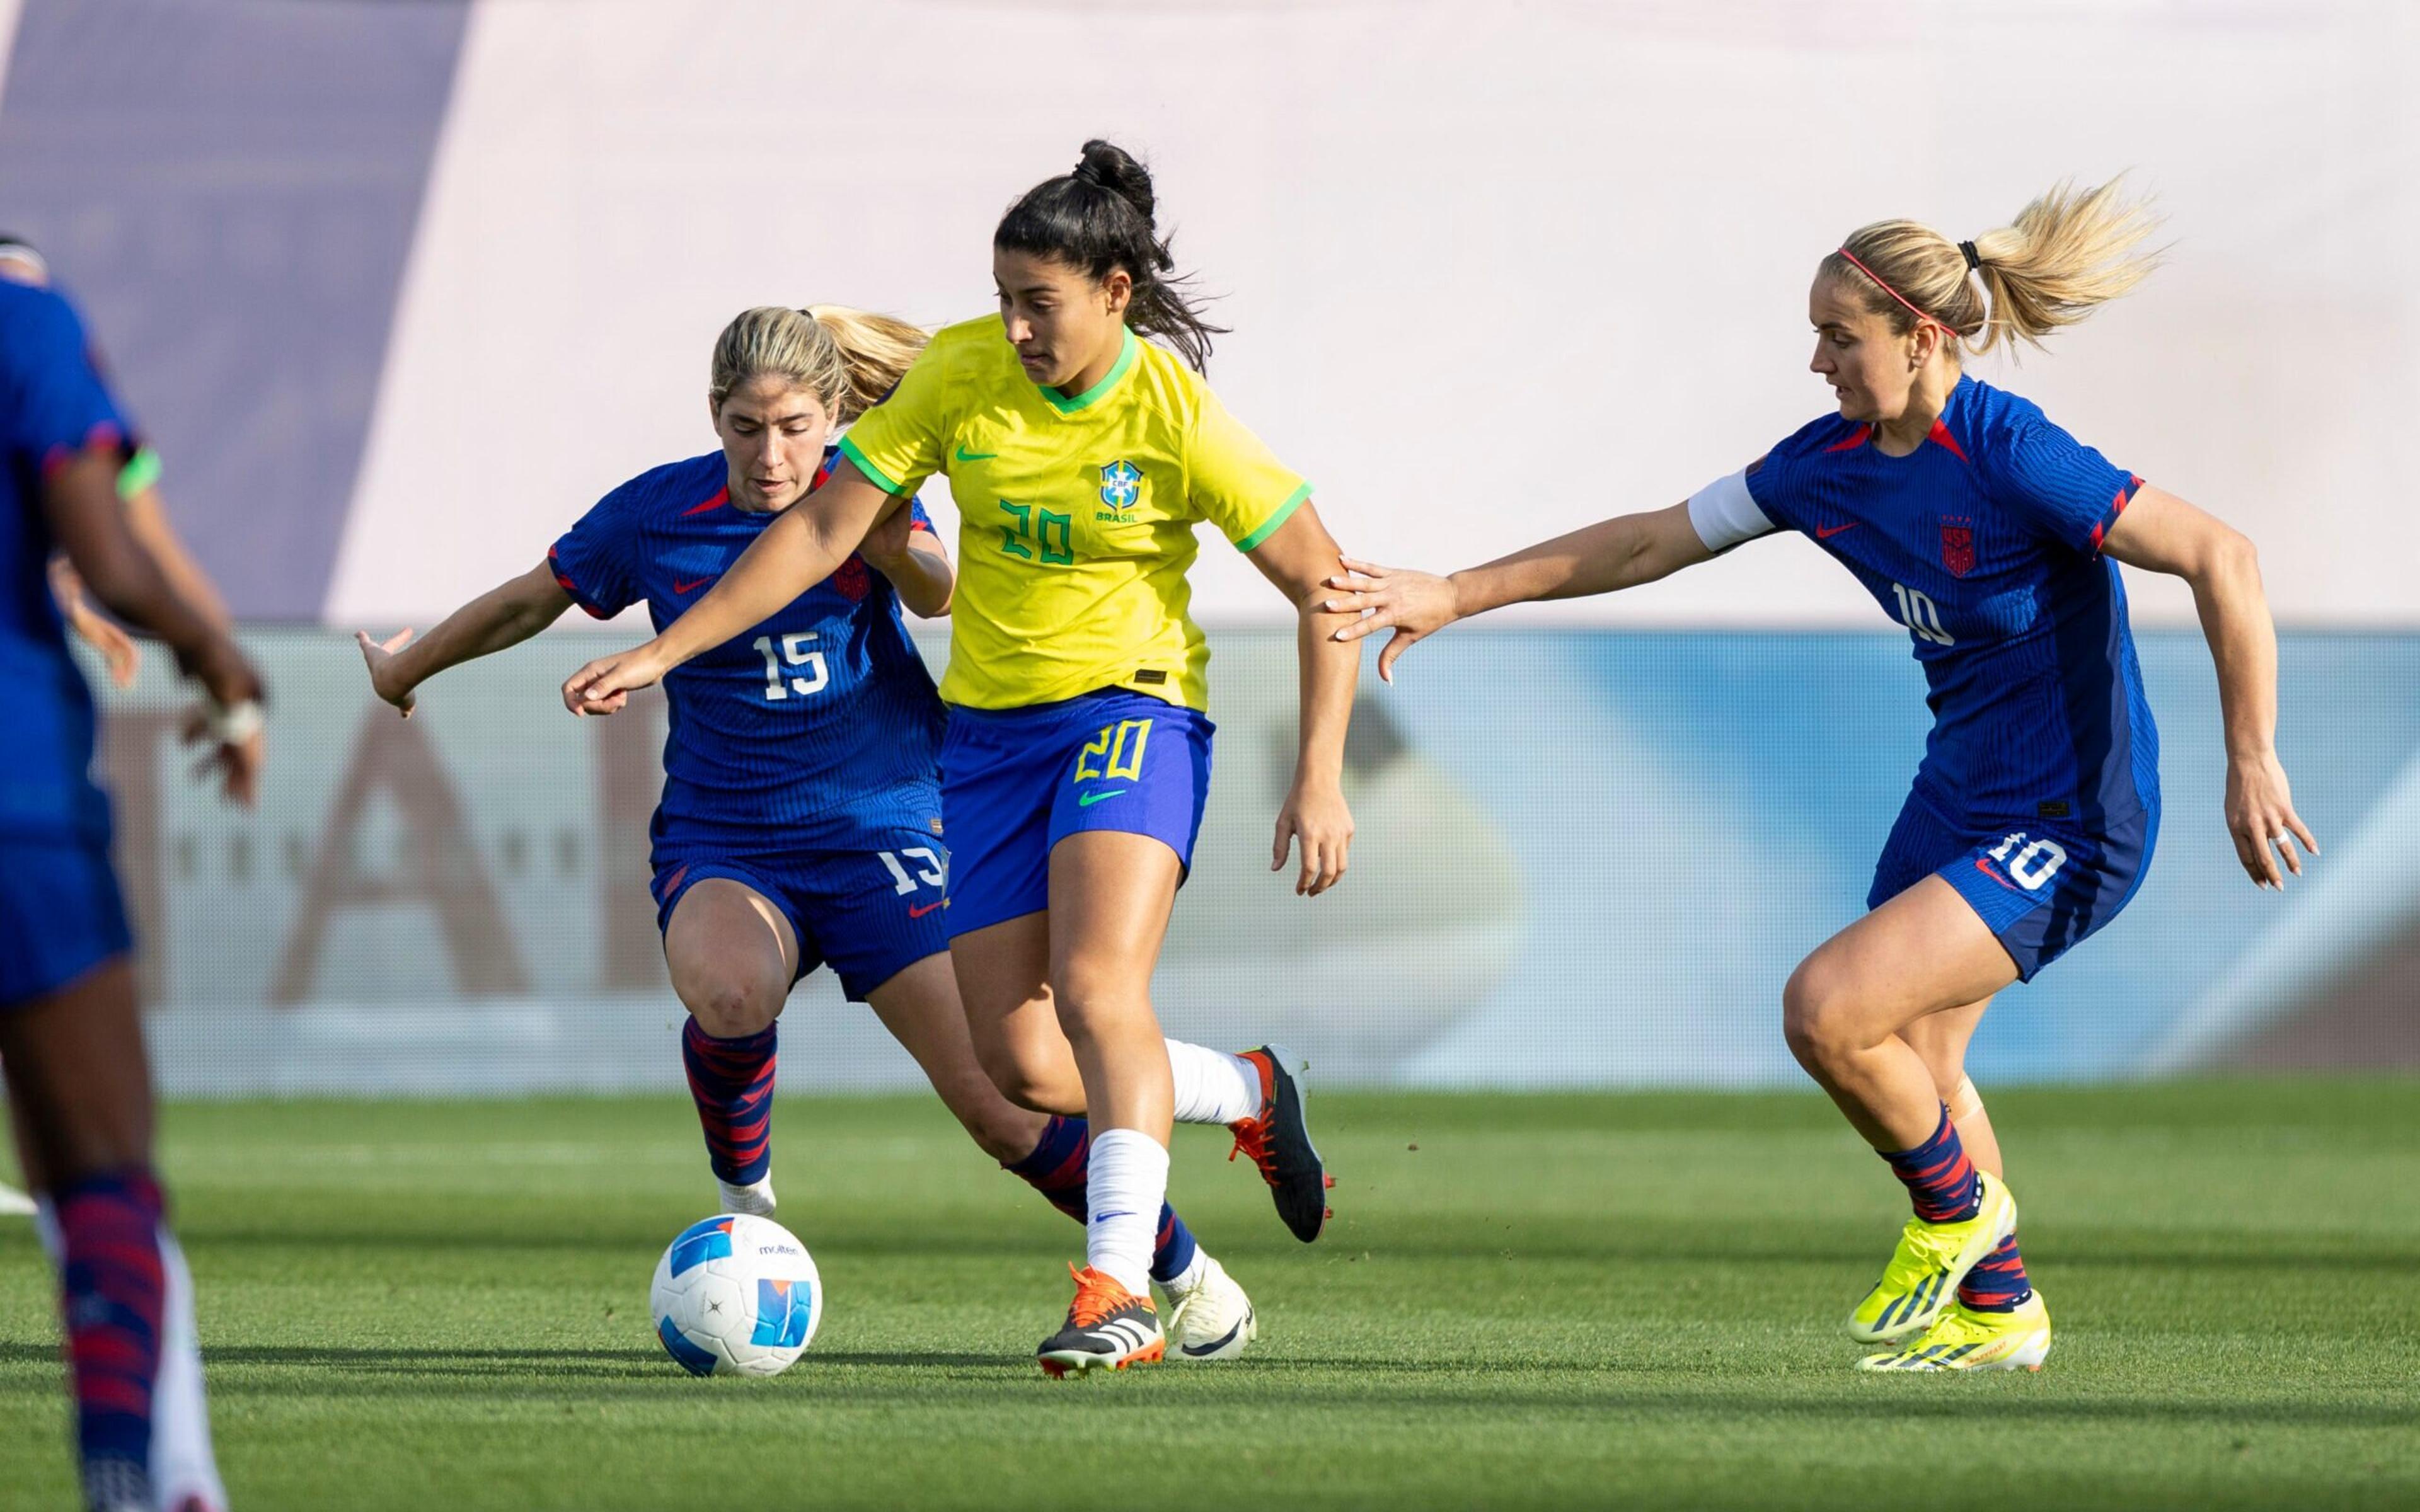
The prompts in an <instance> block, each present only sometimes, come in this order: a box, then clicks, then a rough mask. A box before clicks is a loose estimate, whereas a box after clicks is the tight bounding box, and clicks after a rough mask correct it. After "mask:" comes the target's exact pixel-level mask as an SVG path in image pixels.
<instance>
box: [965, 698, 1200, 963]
mask: <svg viewBox="0 0 2420 1512" xmlns="http://www.w3.org/2000/svg"><path fill="white" fill-rule="evenodd" d="M1216 729H1217V727H1216V726H1214V725H1213V724H1211V722H1210V720H1209V717H1207V716H1206V715H1203V714H1202V713H1201V712H1200V711H1199V710H1196V709H1188V708H1186V707H1184V706H1183V705H1181V704H1175V703H1171V702H1168V701H1167V700H1165V699H1156V698H1153V697H1152V696H1151V695H1149V694H1147V693H1129V692H1126V691H1125V690H1123V689H1120V688H1109V689H1105V690H1103V691H1100V692H1097V693H1086V694H1083V695H1082V696H1080V697H1078V698H1072V699H1067V700H1065V701H1063V702H1058V703H1039V704H1035V705H1034V706H1032V708H1025V709H967V708H959V707H957V706H955V705H952V707H951V709H950V724H949V731H948V733H946V734H945V735H944V736H943V737H942V740H941V816H942V818H943V819H944V820H945V821H946V822H947V824H948V825H949V831H950V846H951V850H952V851H953V853H954V855H955V856H956V857H957V876H956V878H955V880H954V884H953V889H954V890H953V892H952V895H951V899H950V933H952V934H953V935H958V934H966V933H971V932H972V931H975V930H979V929H985V928H987V927H989V926H991V925H993V924H998V923H1001V922H1002V921H1004V920H1007V919H1011V918H1019V917H1021V916H1023V915H1026V914H1032V913H1037V912H1039V911H1041V910H1042V909H1044V908H1046V907H1047V906H1048V905H1049V902H1050V851H1051V848H1052V847H1053V846H1055V845H1057V844H1058V843H1059V842H1060V841H1063V840H1064V839H1066V838H1067V837H1068V836H1070V835H1079V834H1083V833H1086V832H1087V831H1091V830H1115V831H1117V832H1119V833H1122V834H1128V835H1148V836H1150V837H1151V838H1152V839H1154V840H1156V841H1164V842H1165V843H1166V844H1167V846H1168V848H1169V849H1170V850H1172V851H1174V852H1175V853H1176V859H1177V862H1178V864H1180V865H1181V866H1184V867H1185V868H1187V870H1190V869H1191V867H1192V865H1193V841H1194V839H1195V837H1196V836H1198V835H1199V834H1201V832H1202V806H1203V804H1205V803H1206V802H1207V801H1208V800H1209V796H1210V737H1211V735H1212V733H1214V732H1215V730H1216Z"/></svg>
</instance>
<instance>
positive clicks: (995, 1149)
mask: <svg viewBox="0 0 2420 1512" xmlns="http://www.w3.org/2000/svg"><path fill="white" fill-rule="evenodd" d="M866 997H867V1001H868V1002H869V1003H870V1004H871V1005H872V1007H873V1009H874V1012H875V1016H876V1017H877V1018H879V1019H881V1020H882V1026H883V1027H884V1028H886V1029H889V1030H890V1031H891V1037H892V1039H894V1040H896V1041H899V1043H900V1044H901V1045H902V1046H903V1047H904V1048H905V1049H906V1050H907V1053H908V1054H909V1055H911V1056H913V1057H916V1064H917V1065H918V1066H920V1067H922V1068H923V1072H924V1076H925V1079H926V1080H928V1081H930V1082H931V1083H932V1084H933V1090H934V1091H936V1092H938V1093H939V1094H940V1097H941V1102H942V1103H943V1105H944V1106H946V1107H948V1108H949V1110H950V1112H951V1113H952V1114H954V1115H955V1116H956V1118H957V1120H958V1122H959V1123H961V1124H963V1125H965V1126H966V1131H967V1133H968V1134H970V1135H971V1136H972V1137H973V1139H974V1142H975V1143H976V1144H977V1145H980V1146H981V1147H983V1151H984V1153H985V1154H986V1155H989V1156H990V1157H991V1158H992V1159H994V1160H996V1161H1000V1162H1001V1163H1003V1164H1008V1163H1012V1162H1015V1161H1018V1160H1022V1159H1023V1158H1024V1157H1025V1156H1027V1155H1028V1154H1031V1153H1032V1150H1033V1146H1034V1142H1035V1141H1036V1140H1038V1139H1040V1138H1041V1137H1042V1128H1043V1125H1044V1124H1046V1123H1047V1122H1048V1121H1049V1119H1048V1118H1047V1116H1046V1115H1044V1114H1040V1113H1035V1112H1033V1111H1032V1110H1031V1109H1027V1108H1021V1107H1018V1106H1016V1104H1015V1103H1011V1102H1009V1100H1008V1099H1007V1098H1006V1097H1004V1096H1002V1095H1001V1090H1000V1088H998V1087H996V1086H994V1085H993V1084H992V1079H991V1077H989V1076H988V1075H986V1074H985V1072H984V1069H983V1067H982V1066H980V1065H978V1064H977V1063H976V1061H975V1046H974V1041H973V1039H972V1038H971V1037H970V1035H969V1033H968V1030H967V1013H966V1010H965V1009H964V1008H962V1007H960V1006H959V1003H958V984H957V979H956V977H955V975H954V973H953V972H952V970H951V967H950V958H949V957H948V956H946V955H928V956H926V957H925V958H924V959H923V960H922V961H919V962H917V963H916V964H914V965H911V966H908V967H907V969H905V970H903V971H901V972H900V973H899V974H898V975H897V976H895V977H892V979H891V980H889V981H886V982H884V983H883V984H882V985H881V986H879V987H876V989H874V991H873V992H871V993H869V994H867V995H866Z"/></svg>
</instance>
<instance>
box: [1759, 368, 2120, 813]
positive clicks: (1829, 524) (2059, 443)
mask: <svg viewBox="0 0 2420 1512" xmlns="http://www.w3.org/2000/svg"><path fill="white" fill-rule="evenodd" d="M1873 440H1874V438H1873V433H1872V427H1871V426H1869V425H1861V424H1854V423H1852V422H1850V421H1846V420H1843V419H1841V418H1839V417H1838V416H1837V415H1835V416H1827V417H1826V418H1824V419H1822V420H1819V421H1816V422H1815V423H1814V424H1810V425H1808V426H1807V427H1806V428H1805V429H1803V430H1801V431H1799V432H1798V433H1797V434H1796V435H1794V436H1792V437H1791V438H1790V439H1789V440H1786V441H1783V442H1782V443H1781V444H1780V445H1778V446H1776V447H1775V448H1774V449H1773V450H1772V451H1771V452H1770V453H1768V454H1767V455H1765V456H1764V457H1763V458H1762V459H1761V461H1759V462H1757V463H1755V464H1753V465H1751V466H1750V467H1749V469H1748V471H1747V473H1746V477H1745V482H1746V486H1747V491H1748V493H1749V494H1750V495H1751V496H1752V497H1753V498H1754V500H1755V502H1756V505H1757V508H1758V509H1760V510H1761V511H1762V512H1763V514H1764V516H1765V517H1766V518H1767V519H1768V520H1770V521H1771V522H1772V524H1773V525H1775V526H1778V527H1781V528H1784V529H1789V530H1794V531H1798V532H1802V533H1804V534H1806V535H1808V536H1811V537H1812V538H1813V539H1814V540H1815V542H1816V543H1817V544H1818V545H1819V546H1821V547H1822V548H1823V549H1824V550H1825V551H1827V552H1829V553H1831V555H1832V556H1833V557H1834V558H1836V559H1837V560H1838V562H1839V563H1841V564H1842V565H1843V566H1845V567H1847V568H1848V569H1849V570H1850V571H1851V572H1852V573H1854V574H1855V575H1856V578H1857V580H1858V581H1859V582H1861V583H1863V584H1865V585H1866V590H1867V592H1869V593H1870V594H1873V595H1874V598H1875V601H1876V602H1878V603H1880V604H1881V605H1882V607H1883V609H1884V610H1885V612H1886V613H1888V614H1889V615H1890V616H1891V618H1892V619H1894V620H1896V621H1898V622H1899V623H1900V625H1905V626H1906V627H1907V631H1908V635H1909V637H1910V639H1911V640H1912V641H1913V643H1914V646H1915V651H1916V660H1917V661H1918V662H1919V663H1921V664H1922V665H1923V667H1924V674H1925V677H1926V679H1927V681H1928V682H1929V683H1930V685H1931V693H1930V695H1929V697H1928V700H1927V702H1929V703H1930V705H1931V709H1932V715H1933V726H1932V733H1931V737H1930V738H1929V739H1928V740H1927V742H1926V745H1925V753H1924V764H1923V765H1922V766H1921V768H1919V770H1918V771H1917V774H1916V794H1917V795H1918V796H1919V797H1921V798H1923V799H1924V800H1925V801H1926V802H1928V803H1930V804H1931V806H1932V807H1933V808H1935V809H1936V810H1939V811H1940V812H1941V813H1942V814H1943V815H1944V816H1946V817H1947V818H1950V819H1953V820H1959V821H1964V822H1973V823H1977V824H1980V825H1993V824H2005V823H2009V822H2012V821H2018V820H2024V821H2047V820H2068V821H2072V822H2074V823H2076V824H2079V825H2085V826H2086V827H2091V828H2095V829H2098V828H2102V827H2103V826H2106V825H2115V824H2121V823H2123V822H2125V821H2126V820H2128V819H2131V818H2132V817H2133V816H2134V815H2135V814H2137V813H2139V812H2141V811H2142V810H2144V809H2145V808H2146V807H2149V806H2154V805H2156V804H2157V802H2158V798H2159V734H2158V732H2157V731H2156V730H2155V729H2154V728H2153V726H2152V723H2151V711H2150V706H2149V704H2148V703H2147V702H2145V701H2144V697H2143V680H2142V674H2141V671H2140V670H2139V669H2138V667H2137V665H2136V663H2135V658H2134V641H2133V635H2132V633H2131V632H2130V631H2129V630H2128V628H2127V624H2126V592H2125V589H2124V587H2123V586H2122V585H2121V584H2120V583H2119V581H2118V566H2117V563H2114V562H2111V561H2109V560H2108V559H2106V558H2105V557H2103V556H2102V554H2101V544H2102V538H2103V537H2104V535H2105V534H2106V533H2107V532H2108V530H2109V527H2110V526H2111V525H2112V524H2114V523H2115V522H2116V521H2117V518H2118V515H2119V514H2120V513H2121V512H2122V511H2123V510H2124V509H2125V507H2126V504H2127V502H2128V501H2130V500H2132V499H2133V496H2134V492H2135V490H2136V489H2137V488H2139V487H2140V486H2142V480H2141V479H2140V478H2137V477H2135V476H2133V474H2132V473H2130V472H2128V471H2125V470H2124V469H2122V468H2118V467H2114V466H2112V465H2111V464H2110V463H2109V462H2108V461H2107V460H2105V459H2104V458H2102V455H2101V454H2100V453H2098V452H2096V451H2094V450H2092V449H2091V448H2090V447H2088V446H2085V445H2083V444H2082V443H2080V442H2078V441H2077V440H2075V439H2074V438H2073V437H2071V436H2070V435H2068V433H2067V432H2066V431H2064V430H2061V429H2060V428H2059V427H2058V426H2056V425H2055V424H2051V422H2050V421H2049V420H2048V419H2047V418H2046V417H2044V415H2043V414H2042V412H2041V410H2040V409H2037V408H2036V407H2035V406H2034V405H2032V404H2030V403H2028V402H2027V401H2025V400H2024V399H2021V398H2018V397H2017V396H2016V395H2015V394H2012V393H2003V392H2001V391H2000V390H1997V389H1994V388H1993V387H1991V386H1990V385H1988V384H1984V383H1979V382H1978V381H1976V380H1975V379H1973V378H1961V379H1960V380H1959V383H1958V386H1957V388H1956V389H1955V390H1954V391H1953V392H1952V393H1950V396H1949V402H1948V404H1947V407H1946V408H1945V409H1943V411H1942V414H1941V418H1940V420H1939V421H1938V422H1937V423H1936V424H1934V426H1933V427H1932V433H1931V437H1930V438H1929V439H1928V440H1926V441H1925V442H1924V444H1922V445H1921V446H1919V447H1917V448H1916V450H1915V451H1914V452H1912V453H1910V454H1909V455H1906V456H1888V455H1885V454H1884V453H1883V452H1882V451H1881V449H1880V448H1878V447H1876V446H1875V445H1874V444H1873Z"/></svg>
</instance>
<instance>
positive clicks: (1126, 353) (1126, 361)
mask: <svg viewBox="0 0 2420 1512" xmlns="http://www.w3.org/2000/svg"><path fill="white" fill-rule="evenodd" d="M1141 345H1142V344H1141V343H1140V342H1138V341H1137V340H1135V333H1134V332H1133V331H1132V330H1127V331H1126V332H1125V344H1124V345H1123V346H1121V347H1119V348H1118V360H1117V361H1116V362H1114V363H1110V364H1109V372H1107V373H1105V374H1103V375H1102V377H1101V381H1099V382H1098V383H1095V384H1094V385H1093V386H1092V387H1091V388H1089V389H1086V390H1085V391H1084V392H1083V393H1079V394H1078V395H1076V396H1075V397H1074V398H1072V399H1071V398H1069V397H1067V396H1066V395H1065V394H1063V393H1060V392H1059V391H1058V390H1057V389H1054V388H1051V387H1050V386H1048V385H1047V384H1037V385H1035V387H1037V388H1039V389H1041V390H1042V397H1044V398H1046V399H1047V400H1049V401H1050V408H1051V409H1056V410H1058V411H1059V412H1060V413H1061V414H1063V415H1071V414H1074V413H1075V412H1076V411H1077V410H1078V409H1086V408H1089V407H1090V406H1091V405H1093V404H1094V402H1096V401H1097V400H1099V399H1100V398H1101V397H1103V396H1104V395H1106V394H1107V393H1109V391H1110V390H1111V389H1114V388H1116V387H1117V386H1118V380H1119V379H1120V378H1125V376H1126V369H1128V368H1130V367H1132V366H1134V364H1135V351H1136V349H1137V348H1138V347H1140V346H1141Z"/></svg>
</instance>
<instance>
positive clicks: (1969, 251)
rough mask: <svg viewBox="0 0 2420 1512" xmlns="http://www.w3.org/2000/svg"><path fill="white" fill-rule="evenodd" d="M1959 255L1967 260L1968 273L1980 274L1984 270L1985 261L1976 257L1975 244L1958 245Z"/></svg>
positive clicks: (1964, 242)
mask: <svg viewBox="0 0 2420 1512" xmlns="http://www.w3.org/2000/svg"><path fill="white" fill-rule="evenodd" d="M1958 255H1960V256H1962V257H1963V258H1965V259H1966V270H1967V271H1968V272H1970V273H1979V272H1981V271H1982V270H1983V259H1982V258H1981V257H1979V256H1978V255H1976V253H1975V243H1973V242H1971V241H1962V242H1960V243H1958Z"/></svg>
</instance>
